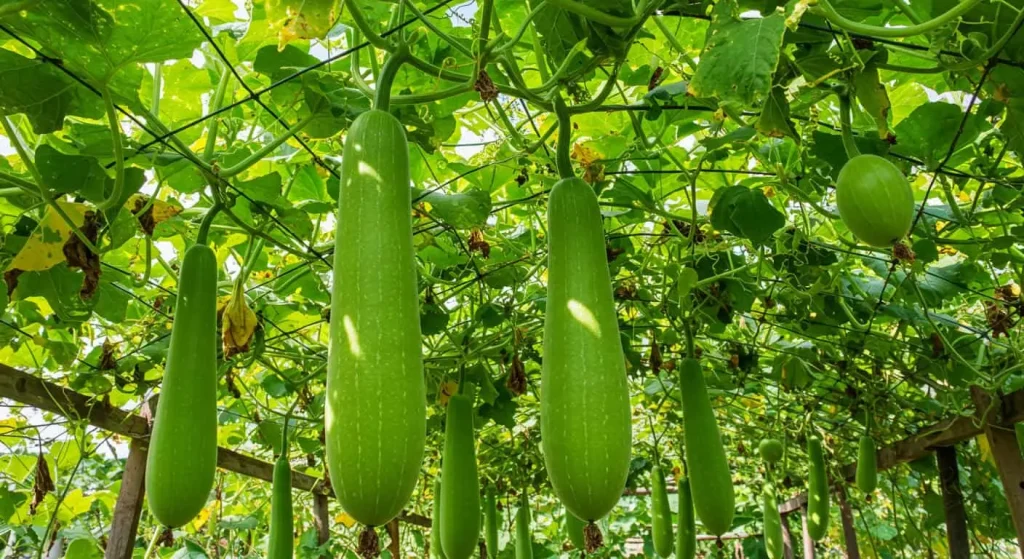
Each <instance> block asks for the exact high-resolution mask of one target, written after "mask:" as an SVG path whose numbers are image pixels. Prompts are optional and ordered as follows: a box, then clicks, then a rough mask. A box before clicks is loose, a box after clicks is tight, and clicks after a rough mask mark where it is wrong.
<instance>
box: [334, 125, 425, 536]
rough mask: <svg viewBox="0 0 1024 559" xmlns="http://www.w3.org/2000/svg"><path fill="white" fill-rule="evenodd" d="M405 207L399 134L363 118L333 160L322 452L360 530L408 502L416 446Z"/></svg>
mask: <svg viewBox="0 0 1024 559" xmlns="http://www.w3.org/2000/svg"><path fill="white" fill-rule="evenodd" d="M411 208H412V202H411V190H410V178H409V150H408V144H407V142H406V139H405V129H404V128H403V127H402V125H401V123H399V122H398V120H397V119H395V118H394V117H393V116H391V115H390V114H388V113H384V112H381V111H368V112H365V113H363V114H362V115H360V116H359V117H358V118H357V119H356V121H355V122H354V123H353V124H352V127H351V128H350V129H349V132H348V137H347V138H346V139H345V150H344V153H343V156H342V165H341V188H340V192H339V209H338V225H337V230H336V232H335V253H334V285H333V286H332V287H333V289H332V297H331V326H330V330H331V345H330V355H329V358H328V359H329V361H328V370H327V409H326V424H327V433H326V435H327V439H326V440H327V445H326V446H327V466H328V468H329V470H330V474H331V483H332V484H333V486H334V491H335V493H336V494H337V497H338V502H340V503H341V506H342V508H344V509H345V511H346V512H348V513H349V514H350V515H352V517H353V518H355V519H356V520H358V521H359V522H361V523H363V524H365V525H367V526H380V525H383V524H385V523H387V522H388V521H389V520H391V519H392V518H394V517H395V516H397V515H398V513H399V512H400V511H401V510H402V507H404V506H405V504H406V503H407V502H408V500H409V497H410V495H412V491H413V489H414V488H415V486H416V479H417V477H418V475H419V472H420V463H421V462H422V461H423V452H424V445H425V441H426V388H425V386H424V382H423V360H422V355H421V338H420V314H419V300H418V297H417V278H416V265H415V261H414V253H413V244H412V217H411V215H412V213H411Z"/></svg>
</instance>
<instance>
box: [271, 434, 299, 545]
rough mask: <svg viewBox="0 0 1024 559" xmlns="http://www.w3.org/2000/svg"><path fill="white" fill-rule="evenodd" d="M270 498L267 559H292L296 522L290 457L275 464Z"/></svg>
mask: <svg viewBox="0 0 1024 559" xmlns="http://www.w3.org/2000/svg"><path fill="white" fill-rule="evenodd" d="M273 491H274V492H273V493H272V494H271V496H270V537H269V538H268V539H267V559H292V556H293V553H294V545H295V544H294V541H293V540H294V530H295V527H294V520H293V516H292V469H291V466H290V465H289V464H288V457H287V456H286V455H283V454H282V455H281V458H279V459H278V460H277V462H275V463H274V485H273Z"/></svg>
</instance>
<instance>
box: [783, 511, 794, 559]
mask: <svg viewBox="0 0 1024 559" xmlns="http://www.w3.org/2000/svg"><path fill="white" fill-rule="evenodd" d="M782 557H783V559H793V529H792V528H790V527H789V517H788V516H783V517H782Z"/></svg>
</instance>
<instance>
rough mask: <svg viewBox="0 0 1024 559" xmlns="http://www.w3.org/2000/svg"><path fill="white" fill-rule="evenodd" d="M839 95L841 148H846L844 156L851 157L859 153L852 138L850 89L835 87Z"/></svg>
mask: <svg viewBox="0 0 1024 559" xmlns="http://www.w3.org/2000/svg"><path fill="white" fill-rule="evenodd" d="M836 94H837V95H839V127H840V129H841V131H842V134H843V148H844V149H845V150H846V157H848V158H849V159H853V158H854V157H857V156H858V155H860V149H859V148H858V147H857V142H856V140H854V139H853V119H852V117H851V116H850V112H851V110H852V106H851V103H850V90H849V88H847V87H845V86H844V87H840V88H837V90H836Z"/></svg>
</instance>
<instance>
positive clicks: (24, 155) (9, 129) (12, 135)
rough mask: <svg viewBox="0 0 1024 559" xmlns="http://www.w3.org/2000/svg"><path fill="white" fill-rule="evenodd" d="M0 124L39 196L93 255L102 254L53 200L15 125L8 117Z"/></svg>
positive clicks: (0, 120) (0, 119) (2, 118)
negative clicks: (33, 181)
mask: <svg viewBox="0 0 1024 559" xmlns="http://www.w3.org/2000/svg"><path fill="white" fill-rule="evenodd" d="M0 124H2V125H3V129H4V133H6V134H7V139H8V140H9V141H10V142H11V145H12V146H14V150H15V151H16V152H18V157H20V158H21V162H22V164H24V165H25V168H27V169H28V172H29V174H31V175H32V177H33V178H34V179H35V180H36V186H37V187H38V189H39V195H40V196H42V198H43V201H44V202H46V205H47V206H49V207H50V209H52V210H53V211H55V212H57V215H58V216H60V218H61V219H62V220H63V221H64V224H65V225H67V226H68V229H70V230H71V232H72V233H73V234H74V235H75V236H76V237H78V240H79V241H81V242H82V244H83V245H85V246H86V248H88V249H89V250H90V251H92V253H93V254H100V250H99V248H97V247H96V245H94V244H93V242H92V241H91V240H89V238H88V237H86V236H85V234H84V233H82V231H81V230H80V229H79V228H78V226H77V225H75V222H74V221H72V219H71V216H69V215H68V213H67V212H66V211H64V208H62V207H60V204H59V203H58V202H57V201H56V200H54V199H53V196H52V195H51V194H50V191H49V190H48V189H47V188H46V185H45V184H44V183H43V176H42V175H41V174H39V169H38V168H36V165H35V163H34V162H33V161H32V159H31V158H30V157H29V153H28V148H26V147H25V142H24V140H23V139H22V138H21V134H18V130H17V129H16V128H15V127H14V124H13V123H12V122H11V120H10V118H8V117H6V116H5V117H0ZM5 178H6V177H5ZM19 180H20V179H19ZM22 182H23V181H22ZM26 184H27V183H26Z"/></svg>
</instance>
